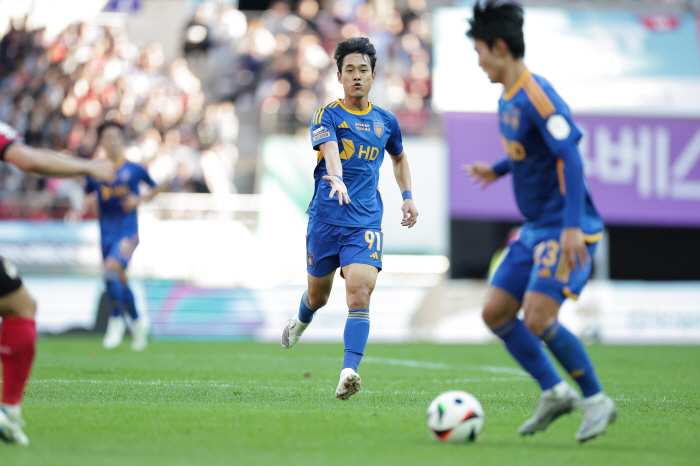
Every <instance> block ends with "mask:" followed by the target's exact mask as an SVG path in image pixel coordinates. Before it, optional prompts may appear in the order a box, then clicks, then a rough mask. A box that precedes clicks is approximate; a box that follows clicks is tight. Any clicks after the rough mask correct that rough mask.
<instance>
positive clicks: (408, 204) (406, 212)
mask: <svg viewBox="0 0 700 466" xmlns="http://www.w3.org/2000/svg"><path fill="white" fill-rule="evenodd" d="M401 212H403V220H401V226H404V227H408V228H411V227H412V226H413V225H415V224H416V222H417V221H418V209H416V206H415V204H414V203H413V199H406V200H405V201H403V205H402V206H401Z"/></svg>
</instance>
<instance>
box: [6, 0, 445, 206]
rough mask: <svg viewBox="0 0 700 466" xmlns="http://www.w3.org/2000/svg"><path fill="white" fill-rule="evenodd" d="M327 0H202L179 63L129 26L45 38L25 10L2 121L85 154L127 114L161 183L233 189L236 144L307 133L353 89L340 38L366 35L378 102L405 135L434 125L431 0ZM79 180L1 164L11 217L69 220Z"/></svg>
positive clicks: (135, 147)
mask: <svg viewBox="0 0 700 466" xmlns="http://www.w3.org/2000/svg"><path fill="white" fill-rule="evenodd" d="M224 3H226V5H224V6H222V4H224ZM398 3H401V5H403V6H399V7H397V6H393V5H395V4H398ZM321 5H323V7H321V6H320V4H319V2H318V1H316V0H298V1H295V2H288V1H274V2H272V3H271V5H270V8H269V9H268V10H267V11H264V12H262V13H248V14H245V13H243V12H241V11H239V10H237V9H236V8H234V7H232V6H228V3H227V2H208V3H202V4H200V5H199V6H198V7H197V9H196V10H195V12H194V14H193V16H192V19H191V20H190V21H189V22H188V24H187V25H186V26H185V29H184V31H183V48H182V50H183V57H182V58H178V59H175V60H174V61H173V62H172V63H169V64H166V63H164V55H163V50H162V47H161V46H160V44H157V43H152V44H148V45H147V46H145V47H143V48H140V49H139V48H138V47H137V46H136V45H135V44H133V43H131V42H130V41H129V38H128V37H127V35H126V32H125V29H124V28H121V27H114V26H97V25H94V24H75V25H72V26H69V27H68V28H66V29H65V30H64V31H62V32H61V33H60V34H59V35H58V36H57V37H56V38H55V39H54V40H51V41H48V40H46V38H45V37H44V31H43V30H36V31H29V30H27V29H26V27H25V21H15V22H13V23H12V26H11V28H10V30H9V31H8V33H7V34H6V35H5V36H4V37H3V38H2V40H0V120H3V121H6V122H7V123H9V124H10V125H12V126H13V127H15V128H16V129H17V130H18V131H20V132H21V133H23V134H24V136H25V140H26V142H27V143H28V144H31V145H35V146H43V147H51V148H53V149H56V150H64V151H67V152H69V153H72V154H75V155H79V156H83V157H92V156H93V152H94V151H95V147H96V145H97V141H96V128H97V126H98V125H99V124H100V123H101V122H102V121H104V120H105V119H112V120H116V121H118V122H120V123H121V124H123V125H124V126H125V127H126V128H127V131H128V133H127V139H128V141H129V147H128V150H127V152H126V154H127V157H128V158H129V159H130V160H132V161H135V162H138V163H142V164H144V165H145V166H146V167H147V168H148V170H149V173H150V174H151V176H152V177H153V179H154V180H156V181H157V182H159V183H162V182H165V181H172V186H173V189H174V190H176V191H181V192H215V193H235V192H237V189H236V186H235V185H234V183H233V179H234V174H235V168H236V164H237V162H238V160H239V147H240V148H243V147H245V148H246V149H245V150H243V149H241V150H240V153H241V154H240V156H241V157H242V156H243V155H245V156H247V157H249V155H248V154H250V153H255V152H257V149H258V144H259V140H261V138H263V137H264V136H265V135H266V134H269V133H272V132H275V133H287V134H296V133H299V134H306V131H307V129H308V126H309V121H310V119H311V117H312V115H313V113H314V112H315V111H316V109H317V108H318V107H320V106H322V105H325V104H328V103H330V102H331V101H333V100H335V99H337V98H338V97H340V96H341V94H342V88H341V86H340V84H338V82H337V77H336V73H337V68H336V64H335V62H334V60H333V52H334V49H335V46H336V44H337V43H338V42H339V41H341V40H344V39H347V38H349V37H352V36H367V37H369V38H370V40H371V41H372V43H373V44H374V45H375V47H376V48H377V52H378V62H377V80H376V82H375V84H374V89H373V95H374V96H375V99H376V100H375V101H374V102H375V103H376V104H377V105H380V106H382V107H384V108H386V109H388V110H390V111H392V112H394V113H395V114H396V116H397V118H398V119H399V123H400V124H401V127H402V131H403V132H404V134H424V133H425V132H426V131H427V130H426V128H429V125H430V115H431V114H430V112H429V101H430V96H431V92H432V86H431V79H430V66H431V53H430V49H431V36H432V33H431V23H432V17H431V15H430V13H429V12H428V10H427V2H426V0H407V1H405V2H372V3H371V4H370V3H368V2H366V1H364V0H352V1H348V0H342V1H341V0H328V1H325V2H321ZM239 119H241V121H240V122H239ZM243 124H245V125H246V131H243V132H242V134H240V137H239V125H243ZM248 128H252V129H253V130H252V131H249V130H248ZM428 130H429V129H428ZM97 156H99V154H97ZM251 165H255V164H250V163H247V166H251ZM250 185H253V183H250ZM76 186H77V184H76V181H70V180H68V181H63V182H61V183H54V182H48V183H47V182H44V181H41V180H36V179H33V178H28V177H27V176H26V175H24V174H22V173H21V172H18V171H16V170H12V169H11V168H8V167H6V166H2V167H0V218H10V217H11V218H45V217H53V218H62V217H63V216H64V215H65V213H66V212H72V213H73V212H75V207H76V203H78V202H79V201H78V200H77V196H76V192H77V191H76ZM20 192H21V193H22V194H21V195H20ZM42 212H44V213H43V214H42ZM72 213H71V215H73V214H72Z"/></svg>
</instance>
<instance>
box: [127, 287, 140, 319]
mask: <svg viewBox="0 0 700 466" xmlns="http://www.w3.org/2000/svg"><path fill="white" fill-rule="evenodd" d="M124 301H125V303H126V310H127V311H128V312H129V315H130V316H131V318H132V319H134V320H136V319H138V318H139V313H138V312H136V300H135V299H134V293H132V292H131V288H129V285H124Z"/></svg>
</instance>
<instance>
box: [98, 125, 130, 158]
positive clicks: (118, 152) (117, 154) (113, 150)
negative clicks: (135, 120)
mask: <svg viewBox="0 0 700 466" xmlns="http://www.w3.org/2000/svg"><path fill="white" fill-rule="evenodd" d="M100 145H101V146H102V148H103V149H104V150H105V152H107V156H108V157H109V158H110V159H111V160H112V161H114V162H116V161H118V160H119V159H120V158H121V156H122V149H123V148H124V138H123V136H122V131H121V130H120V129H119V128H117V127H116V126H109V127H107V128H105V129H104V130H103V131H102V137H101V138H100Z"/></svg>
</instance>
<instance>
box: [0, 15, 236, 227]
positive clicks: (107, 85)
mask: <svg viewBox="0 0 700 466" xmlns="http://www.w3.org/2000/svg"><path fill="white" fill-rule="evenodd" d="M228 105H229V107H227V110H226V111H222V110H221V109H220V105H219V104H214V105H210V106H207V105H206V103H205V98H204V93H203V90H202V86H201V82H200V80H199V78H198V77H197V76H195V75H194V74H193V72H192V71H191V70H190V68H189V67H188V65H187V62H186V61H185V60H184V59H177V60H174V61H173V63H171V64H170V66H169V67H165V66H164V63H163V51H162V48H161V46H160V44H157V43H153V44H149V45H147V46H146V47H144V48H143V49H141V50H139V49H138V48H137V47H136V46H135V45H134V44H132V43H130V42H129V40H128V38H127V37H126V34H125V31H124V30H123V29H122V28H115V27H101V26H94V25H89V24H77V25H72V26H70V27H68V28H67V29H66V30H65V31H63V32H62V33H61V34H59V35H58V37H56V39H55V40H54V41H52V42H50V43H45V42H44V38H43V31H27V30H26V29H25V28H24V26H23V25H22V24H19V23H18V22H13V25H12V27H11V29H10V31H9V32H8V33H7V34H6V35H5V37H3V39H2V40H1V41H0V120H2V121H6V122H7V123H9V124H10V125H12V126H13V127H15V128H16V129H17V130H18V131H20V132H21V133H23V134H24V137H25V141H26V142H27V143H28V144H31V145H34V146H41V147H51V148H53V149H56V150H64V151H66V152H69V153H73V154H75V155H79V156H83V157H92V156H93V152H94V151H95V148H96V146H97V135H96V128H97V126H98V125H99V124H100V123H101V122H102V121H104V120H105V119H114V120H117V121H119V122H120V123H122V124H124V125H125V126H126V127H127V128H128V130H129V134H128V139H129V141H130V146H129V149H128V151H127V157H128V158H129V159H130V160H133V161H135V162H140V163H143V164H144V165H146V166H147V167H148V169H149V171H152V172H154V175H155V176H154V178H155V179H157V180H158V181H159V182H163V181H166V180H171V179H173V180H175V182H174V186H176V188H177V190H179V191H183V192H209V191H210V190H211V189H210V188H209V187H208V186H207V182H206V179H205V174H204V173H203V170H202V167H201V162H200V160H199V159H200V157H201V154H202V150H204V149H207V150H210V149H211V148H212V147H215V146H216V147H218V148H219V150H222V151H229V152H230V153H231V155H228V156H227V155H226V154H224V155H223V156H224V157H228V159H229V160H233V161H234V162H235V160H236V159H237V157H238V150H237V147H236V145H235V144H236V142H237V138H238V121H237V119H236V115H235V111H234V107H233V106H232V105H231V104H228ZM219 118H220V119H221V121H219ZM203 125H206V128H208V131H203V130H202V128H203V127H204V126H203ZM98 156H99V154H98ZM209 165H211V163H209ZM221 173H227V174H228V175H229V176H230V178H231V179H230V180H229V183H231V184H232V179H233V167H228V168H227V169H226V170H225V171H222V172H221ZM220 185H221V183H220V182H219V181H218V180H217V182H216V189H217V190H220V189H221V188H220ZM229 191H230V192H235V189H230V190H229ZM77 193H79V183H78V181H75V180H61V181H60V182H55V181H54V180H39V179H36V178H32V177H30V176H27V175H25V174H23V173H21V172H18V171H16V170H13V169H12V168H11V167H9V166H7V165H4V164H3V166H2V167H1V168H0V199H2V200H1V201H0V218H32V219H43V218H52V217H53V218H63V217H64V215H66V214H68V213H70V215H74V213H75V212H76V211H78V210H80V205H79V204H80V202H81V201H80V200H79V196H78V195H77Z"/></svg>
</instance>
